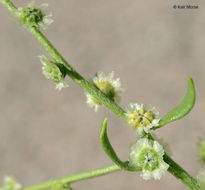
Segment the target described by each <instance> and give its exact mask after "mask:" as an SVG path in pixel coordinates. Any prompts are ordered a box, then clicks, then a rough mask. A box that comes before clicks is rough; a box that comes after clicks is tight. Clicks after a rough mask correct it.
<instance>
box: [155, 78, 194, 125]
mask: <svg viewBox="0 0 205 190" xmlns="http://www.w3.org/2000/svg"><path fill="white" fill-rule="evenodd" d="M195 96H196V94H195V87H194V81H193V80H192V78H188V87H187V92H186V95H185V96H184V99H183V100H182V102H181V104H179V105H178V106H177V107H175V108H174V109H172V110H171V111H170V112H168V113H167V114H166V115H165V116H164V117H163V118H162V119H161V120H160V122H159V126H157V127H155V129H156V128H159V127H162V126H164V125H166V124H168V123H170V122H173V121H176V120H178V119H181V118H182V117H184V116H185V115H187V114H188V113H189V112H190V111H191V110H192V108H193V106H194V104H195Z"/></svg>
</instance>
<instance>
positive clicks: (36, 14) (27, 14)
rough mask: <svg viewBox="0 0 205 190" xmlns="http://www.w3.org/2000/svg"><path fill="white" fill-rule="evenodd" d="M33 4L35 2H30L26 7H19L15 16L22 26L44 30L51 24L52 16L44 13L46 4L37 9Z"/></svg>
mask: <svg viewBox="0 0 205 190" xmlns="http://www.w3.org/2000/svg"><path fill="white" fill-rule="evenodd" d="M34 4H35V1H32V2H31V3H29V4H28V5H27V6H26V7H19V8H18V9H17V11H16V13H15V15H16V16H17V17H18V18H19V19H20V20H21V23H22V24H26V25H29V26H35V27H37V28H41V29H44V30H45V29H46V28H47V27H48V25H50V24H51V23H52V22H53V20H52V14H51V13H47V11H46V8H47V7H48V4H45V3H44V4H41V5H40V6H39V7H36V6H35V5H34Z"/></svg>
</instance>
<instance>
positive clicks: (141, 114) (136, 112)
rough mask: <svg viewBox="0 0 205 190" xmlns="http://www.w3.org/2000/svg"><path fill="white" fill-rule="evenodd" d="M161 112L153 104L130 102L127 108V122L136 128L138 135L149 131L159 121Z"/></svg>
mask: <svg viewBox="0 0 205 190" xmlns="http://www.w3.org/2000/svg"><path fill="white" fill-rule="evenodd" d="M158 115H159V112H158V111H157V110H156V109H155V108H154V107H152V106H151V105H144V104H129V105H128V106H127V109H126V117H127V122H128V124H129V125H130V126H132V127H133V128H134V129H136V132H137V134H138V135H140V136H141V135H142V134H143V133H144V132H145V133H149V131H150V129H151V128H152V127H153V126H157V125H158V123H159V120H160V119H159V118H158Z"/></svg>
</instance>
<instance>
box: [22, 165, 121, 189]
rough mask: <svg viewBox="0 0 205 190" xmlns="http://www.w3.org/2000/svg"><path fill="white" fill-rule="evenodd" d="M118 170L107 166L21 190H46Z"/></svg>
mask: <svg viewBox="0 0 205 190" xmlns="http://www.w3.org/2000/svg"><path fill="white" fill-rule="evenodd" d="M120 170H122V169H121V168H120V167H119V166H117V165H110V166H107V167H104V168H99V169H95V170H90V171H87V172H82V173H78V174H74V175H71V176H68V177H63V178H58V179H55V180H51V181H48V182H44V183H41V184H38V185H33V186H29V187H25V188H23V189H22V190H41V189H48V188H50V187H52V186H53V185H55V184H56V183H57V184H58V183H61V184H70V183H74V182H76V181H80V180H85V179H90V178H93V177H97V176H102V175H106V174H109V173H113V172H117V171H120Z"/></svg>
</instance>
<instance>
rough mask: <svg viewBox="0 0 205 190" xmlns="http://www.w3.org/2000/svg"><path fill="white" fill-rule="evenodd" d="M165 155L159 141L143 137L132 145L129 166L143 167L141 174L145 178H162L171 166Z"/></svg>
mask: <svg viewBox="0 0 205 190" xmlns="http://www.w3.org/2000/svg"><path fill="white" fill-rule="evenodd" d="M163 155H164V150H163V147H162V146H161V145H160V144H159V143H158V142H157V141H153V140H149V139H147V138H141V139H140V140H138V141H137V142H136V143H135V144H133V145H132V147H131V153H130V156H129V166H131V167H141V168H142V174H141V176H142V178H143V179H145V180H148V179H151V178H154V179H160V178H161V176H162V175H164V174H165V172H166V170H167V169H168V167H169V165H168V164H167V163H165V162H164V160H163Z"/></svg>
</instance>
